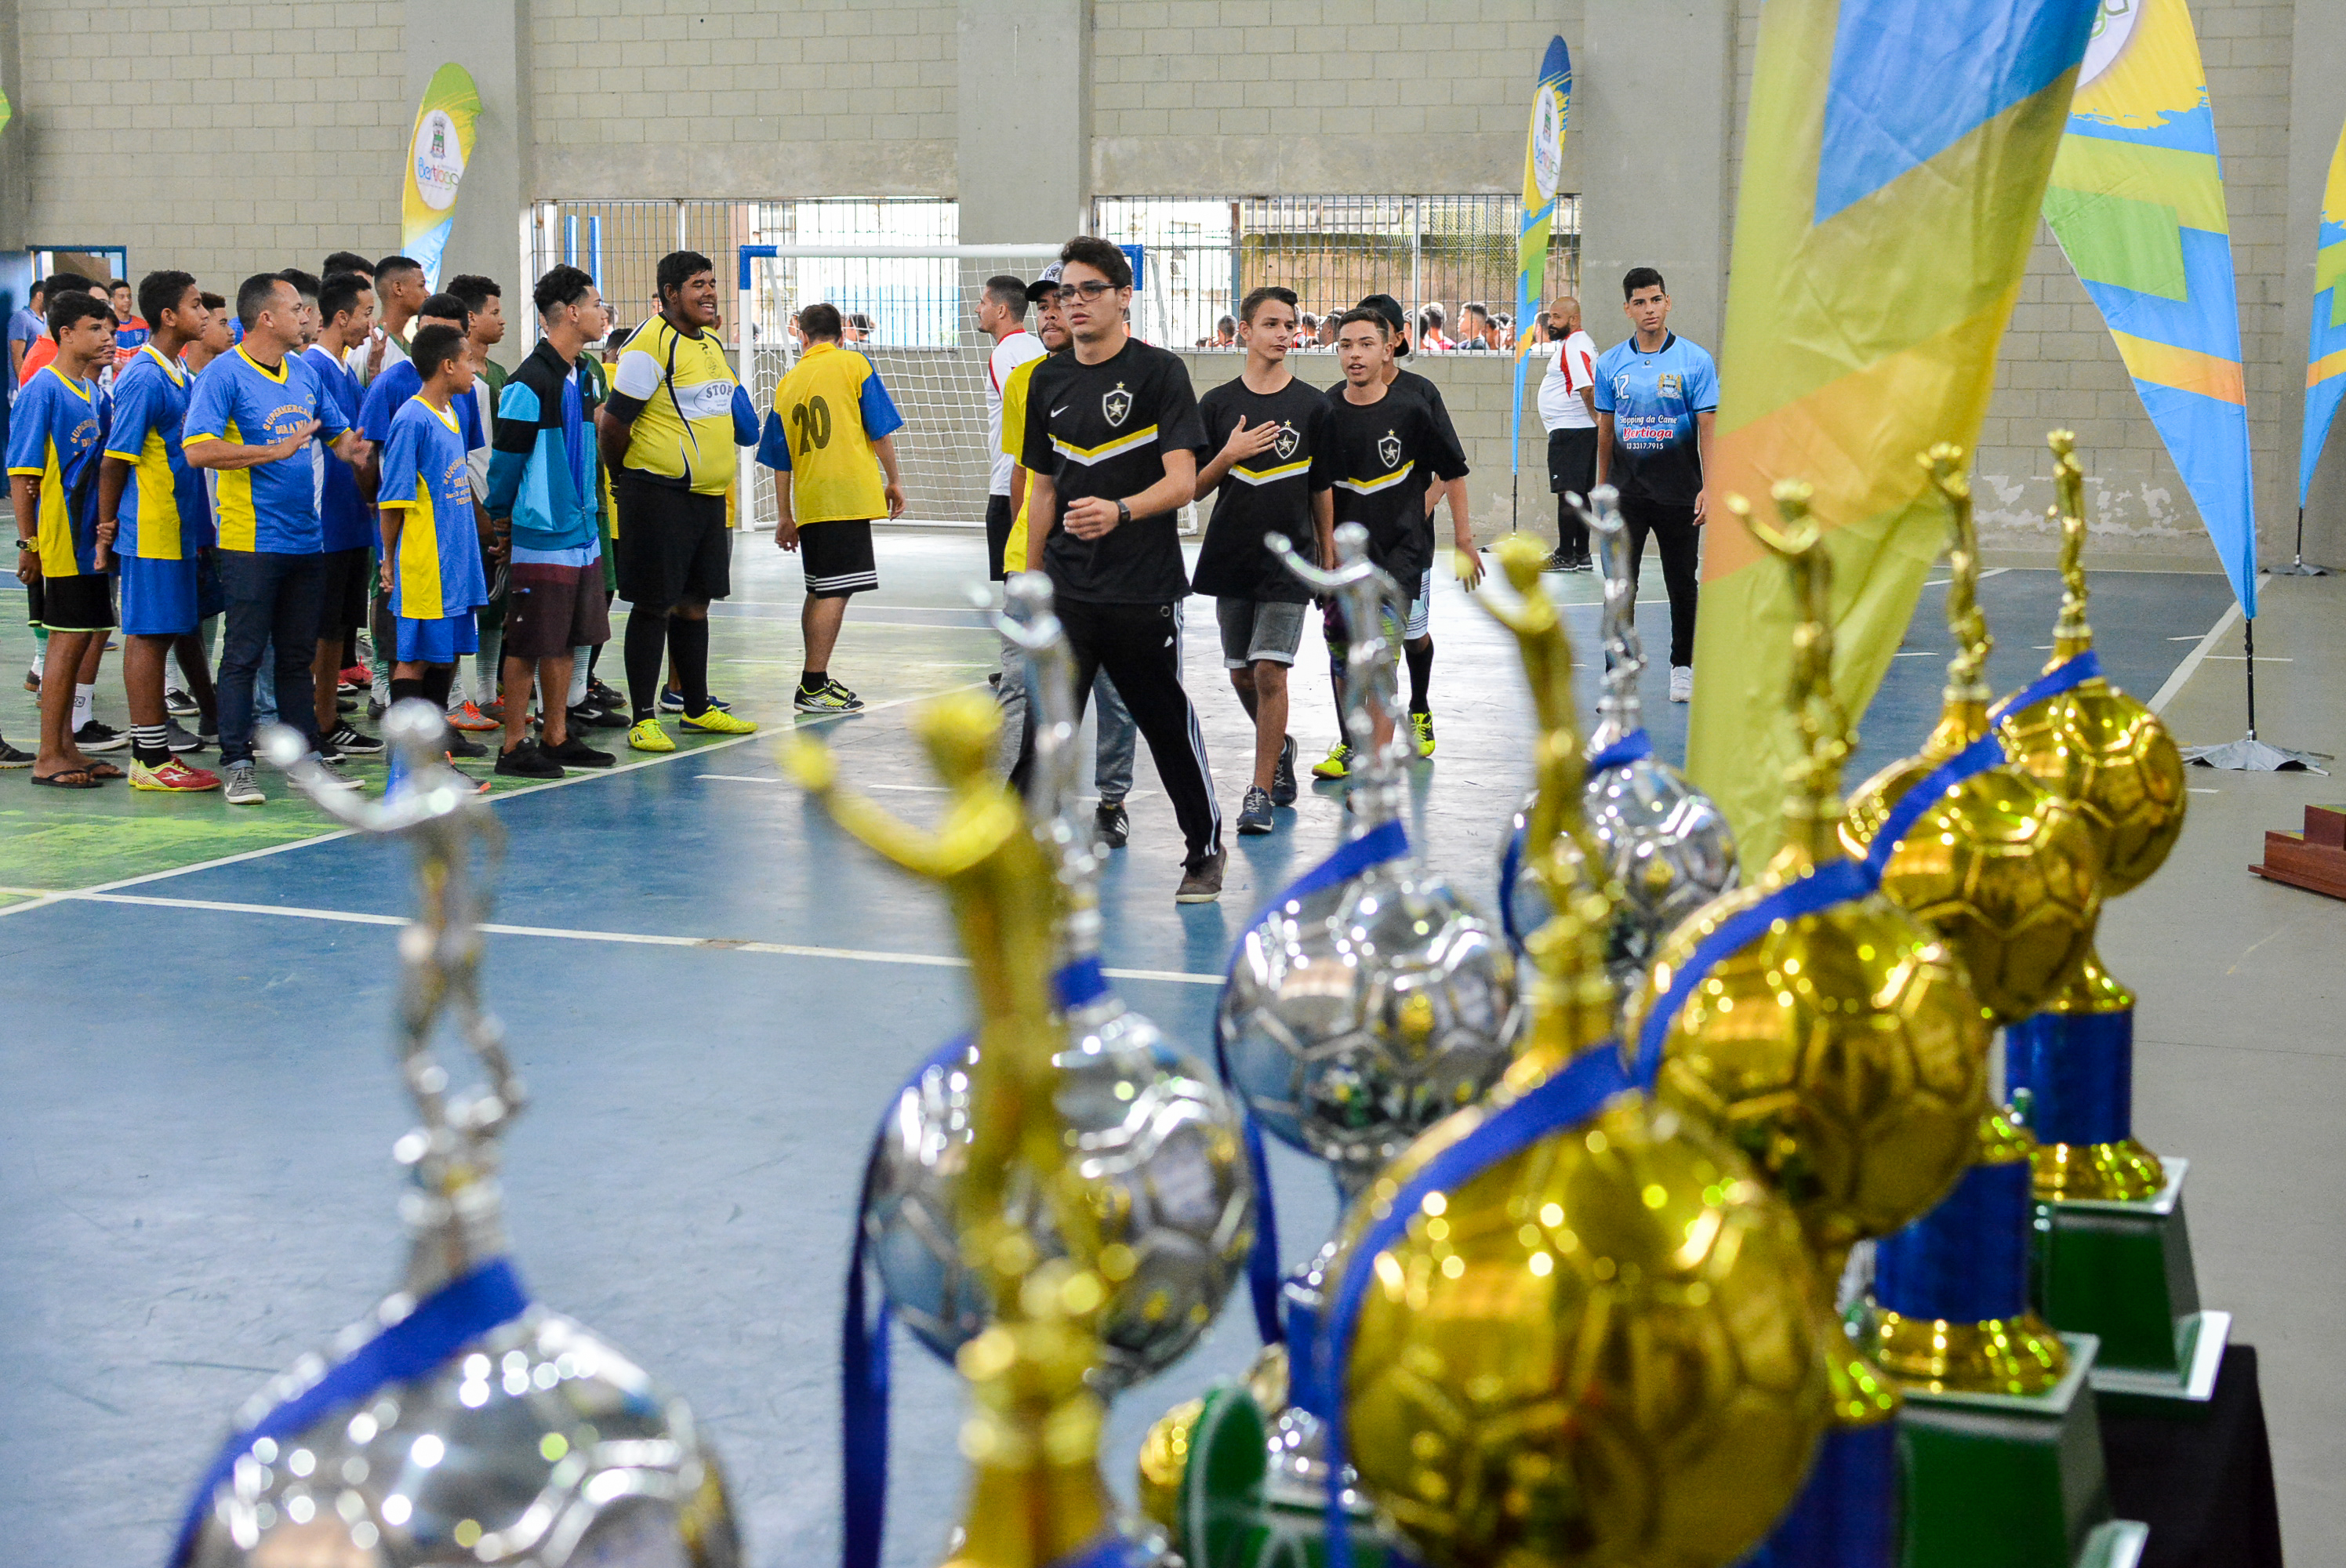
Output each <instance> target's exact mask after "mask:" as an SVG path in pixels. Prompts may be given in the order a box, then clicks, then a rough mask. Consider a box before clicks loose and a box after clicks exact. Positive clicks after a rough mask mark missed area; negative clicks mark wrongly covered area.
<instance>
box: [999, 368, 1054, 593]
mask: <svg viewBox="0 0 2346 1568" xmlns="http://www.w3.org/2000/svg"><path fill="white" fill-rule="evenodd" d="M1049 357H1050V356H1048V355H1047V354H1043V355H1037V356H1035V358H1034V359H1031V360H1027V361H1025V362H1024V363H1022V364H1020V365H1019V366H1018V367H1017V368H1016V369H1015V370H1013V371H1012V372H1010V376H1009V379H1008V380H1006V381H1005V382H1003V383H1002V451H1003V453H1004V455H1005V456H1008V457H1014V458H1015V457H1016V456H1017V455H1018V453H1019V452H1020V451H1021V450H1022V449H1023V448H1024V447H1025V444H1026V389H1027V387H1028V386H1030V385H1031V384H1033V382H1034V380H1035V366H1036V365H1039V364H1041V363H1042V362H1043V361H1044V360H1045V359H1047V358H1049ZM1034 495H1035V476H1034V474H1033V473H1028V474H1027V475H1026V488H1025V491H1024V492H1023V493H1022V494H1020V496H1019V498H1018V516H1017V518H1016V520H1015V521H1014V522H1013V523H1012V524H1010V536H1009V538H1008V539H1007V540H1005V542H1004V543H1003V546H1002V569H1003V570H1004V571H1005V572H1023V571H1025V569H1026V506H1027V503H1028V502H1029V501H1031V500H1032V499H1033V498H1034Z"/></svg>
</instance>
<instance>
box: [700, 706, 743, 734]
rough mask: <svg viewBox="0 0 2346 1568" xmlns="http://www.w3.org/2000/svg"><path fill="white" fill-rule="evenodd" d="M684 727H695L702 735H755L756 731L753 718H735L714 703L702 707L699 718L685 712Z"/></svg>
mask: <svg viewBox="0 0 2346 1568" xmlns="http://www.w3.org/2000/svg"><path fill="white" fill-rule="evenodd" d="M684 727H685V728H687V729H697V730H699V732H700V733H701V734H703V735H755V734H757V733H758V726H757V724H756V723H755V722H754V721H753V720H750V719H747V718H734V717H733V716H732V715H731V714H729V713H728V712H726V711H725V710H724V709H723V708H719V707H717V706H716V705H714V704H711V705H710V706H709V707H708V708H704V709H703V710H702V711H701V715H700V717H699V718H693V717H692V715H690V714H686V715H685V716H684Z"/></svg>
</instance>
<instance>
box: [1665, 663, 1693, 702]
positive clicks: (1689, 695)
mask: <svg viewBox="0 0 2346 1568" xmlns="http://www.w3.org/2000/svg"><path fill="white" fill-rule="evenodd" d="M1670 700H1671V701H1672V702H1692V701H1693V700H1694V667H1693V666H1692V665H1684V664H1674V665H1672V666H1670Z"/></svg>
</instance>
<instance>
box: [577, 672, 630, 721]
mask: <svg viewBox="0 0 2346 1568" xmlns="http://www.w3.org/2000/svg"><path fill="white" fill-rule="evenodd" d="M586 700H587V701H589V702H594V703H600V704H601V705H602V706H603V707H605V708H609V709H610V710H611V711H612V712H613V713H625V712H627V698H626V697H621V696H620V695H619V688H618V687H616V686H613V685H611V684H610V683H608V682H607V681H601V680H597V679H596V678H595V677H592V676H589V677H586Z"/></svg>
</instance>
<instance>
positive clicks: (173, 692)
mask: <svg viewBox="0 0 2346 1568" xmlns="http://www.w3.org/2000/svg"><path fill="white" fill-rule="evenodd" d="M163 711H164V712H166V713H168V714H169V715H170V716H171V717H172V718H194V717H195V716H196V715H197V714H199V713H201V712H202V711H203V709H202V708H199V707H198V706H197V705H196V699H195V698H194V697H189V695H188V694H187V693H186V692H184V691H181V690H180V689H179V687H176V686H175V687H172V688H171V689H170V690H168V691H167V692H165V693H164V694H163Z"/></svg>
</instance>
